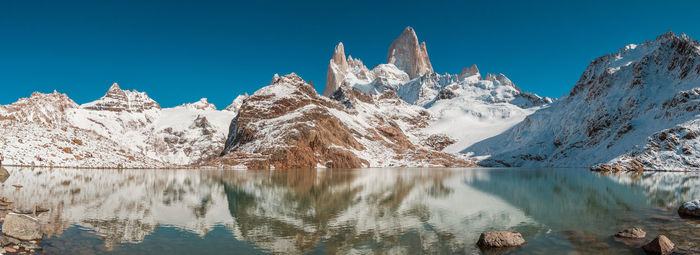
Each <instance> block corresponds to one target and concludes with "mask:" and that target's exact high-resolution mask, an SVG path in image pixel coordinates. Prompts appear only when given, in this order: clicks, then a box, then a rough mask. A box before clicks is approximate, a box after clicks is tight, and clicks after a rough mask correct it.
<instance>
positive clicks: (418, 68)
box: [386, 27, 433, 79]
mask: <svg viewBox="0 0 700 255" xmlns="http://www.w3.org/2000/svg"><path fill="white" fill-rule="evenodd" d="M386 62H387V63H388V64H394V65H395V66H396V67H398V68H399V69H401V70H402V71H404V72H406V73H407V74H408V76H409V77H410V78H411V79H413V78H416V77H420V76H422V75H424V74H427V73H432V72H433V66H432V64H430V59H429V58H428V50H427V48H426V46H425V42H422V43H420V44H418V36H416V32H415V31H414V30H413V28H412V27H406V29H405V30H404V31H403V33H401V35H400V36H399V37H398V38H396V40H394V42H393V43H391V46H390V47H389V54H388V56H387V60H386Z"/></svg>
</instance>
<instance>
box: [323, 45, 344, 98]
mask: <svg viewBox="0 0 700 255" xmlns="http://www.w3.org/2000/svg"><path fill="white" fill-rule="evenodd" d="M347 69H348V63H347V61H346V59H345V47H344V46H343V43H342V42H341V43H339V44H338V46H335V50H334V51H333V58H331V61H330V63H328V73H327V74H326V88H325V89H323V95H324V96H331V95H332V94H333V92H335V91H336V90H337V89H338V88H340V86H341V85H342V84H343V81H345V73H346V72H347Z"/></svg>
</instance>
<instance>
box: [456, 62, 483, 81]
mask: <svg viewBox="0 0 700 255" xmlns="http://www.w3.org/2000/svg"><path fill="white" fill-rule="evenodd" d="M477 74H479V68H478V67H476V64H474V65H472V66H471V67H465V68H464V69H462V73H461V74H460V75H459V76H460V77H461V78H465V77H469V76H472V75H477Z"/></svg>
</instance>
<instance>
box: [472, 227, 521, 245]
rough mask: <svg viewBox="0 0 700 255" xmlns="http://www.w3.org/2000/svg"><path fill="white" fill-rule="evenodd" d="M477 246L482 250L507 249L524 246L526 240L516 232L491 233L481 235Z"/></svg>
mask: <svg viewBox="0 0 700 255" xmlns="http://www.w3.org/2000/svg"><path fill="white" fill-rule="evenodd" d="M476 244H477V245H478V246H479V247H482V248H507V247H516V246H520V245H523V244H525V239H523V235H521V234H520V233H518V232H516V231H510V230H508V231H489V232H484V233H481V236H479V241H478V242H477V243H476Z"/></svg>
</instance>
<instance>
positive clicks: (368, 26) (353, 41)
mask: <svg viewBox="0 0 700 255" xmlns="http://www.w3.org/2000/svg"><path fill="white" fill-rule="evenodd" d="M484 2H488V3H479V2H471V1H415V2H413V1H385V2H376V1H362V0H359V1H358V0H356V1H317V2H304V3H300V2H296V1H247V2H245V3H239V2H233V1H172V0H169V1H125V0H120V1H95V0H85V1H48V0H47V1H36V0H6V1H1V2H0V88H1V90H0V104H8V103H11V102H14V101H16V100H17V98H19V97H27V96H29V94H31V93H32V92H33V91H41V92H51V91H53V90H54V89H56V90H58V91H59V92H63V93H67V94H68V95H69V96H70V97H71V98H73V100H75V101H76V102H77V103H85V102H89V101H92V100H95V99H97V98H99V97H101V96H102V95H103V94H104V93H105V92H106V90H107V89H108V88H109V86H110V85H111V84H112V82H115V81H116V82H119V84H120V85H121V86H122V88H124V89H137V90H139V91H146V92H147V93H148V94H149V95H150V96H151V97H153V98H154V99H155V100H156V101H158V102H159V103H160V104H161V105H162V106H164V107H169V106H175V105H178V104H181V103H185V102H194V101H197V100H198V99H199V98H201V97H208V98H209V99H210V102H213V103H215V104H216V105H217V107H219V108H222V107H225V106H226V105H228V104H229V103H230V102H231V101H232V100H233V98H234V97H235V96H236V95H238V94H241V93H244V92H248V93H252V92H254V91H255V90H257V89H258V88H260V87H262V86H264V85H267V84H268V83H269V81H270V79H271V78H272V75H273V74H275V73H280V74H286V73H290V72H296V73H298V74H300V75H301V76H302V77H303V78H304V79H306V80H307V81H308V80H310V81H313V82H314V83H315V87H316V89H317V90H319V91H322V90H323V87H324V85H325V78H326V68H327V65H328V60H329V59H330V57H331V55H332V52H333V47H334V46H335V44H337V43H338V42H339V41H342V42H343V43H344V44H345V51H346V53H349V54H351V55H352V56H353V57H358V58H360V59H362V60H363V61H364V62H365V64H366V65H367V66H368V67H369V68H372V67H373V66H375V65H377V64H380V63H383V62H384V61H386V54H387V50H388V48H389V45H390V44H391V42H392V40H393V39H394V38H395V37H397V36H398V35H399V34H400V33H401V32H402V30H403V29H404V28H405V27H406V26H409V25H410V26H413V27H414V28H415V29H416V32H417V33H418V37H419V39H420V40H421V41H425V42H426V44H427V47H428V53H429V55H430V59H431V61H432V64H433V67H434V69H435V71H436V72H438V73H445V72H448V73H459V72H460V71H461V69H462V68H463V67H467V66H470V65H472V64H477V65H478V66H479V68H480V70H481V72H482V73H486V72H491V73H504V74H506V75H507V76H508V77H509V78H510V79H511V80H513V82H515V83H516V84H517V85H519V86H520V87H522V88H523V89H524V90H526V91H530V92H535V93H538V94H540V95H544V96H550V97H560V96H561V95H563V94H565V93H568V91H569V90H570V89H571V87H572V86H573V84H574V83H575V82H576V80H578V78H579V76H580V74H581V72H583V70H584V69H585V67H586V65H588V63H589V62H590V61H591V60H592V59H593V58H595V57H597V56H601V55H604V54H607V53H612V52H616V51H617V50H618V49H619V48H620V47H622V46H624V45H626V44H629V43H641V42H644V41H645V40H653V39H654V38H655V37H656V36H657V35H659V34H662V33H664V32H666V31H668V30H673V31H675V32H678V33H680V32H684V33H686V34H688V35H690V36H691V37H693V38H695V39H698V38H700V26H699V25H700V24H699V22H698V17H697V11H698V10H700V2H699V1H675V2H674V3H670V2H669V1H664V2H647V1H580V2H573V1H553V2H539V3H537V4H533V3H524V2H525V1H484ZM610 2H613V3H610Z"/></svg>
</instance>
